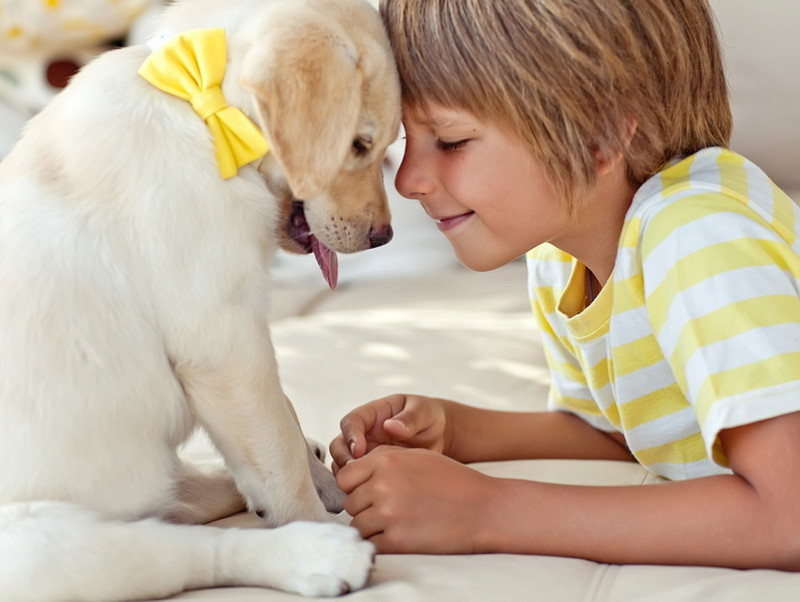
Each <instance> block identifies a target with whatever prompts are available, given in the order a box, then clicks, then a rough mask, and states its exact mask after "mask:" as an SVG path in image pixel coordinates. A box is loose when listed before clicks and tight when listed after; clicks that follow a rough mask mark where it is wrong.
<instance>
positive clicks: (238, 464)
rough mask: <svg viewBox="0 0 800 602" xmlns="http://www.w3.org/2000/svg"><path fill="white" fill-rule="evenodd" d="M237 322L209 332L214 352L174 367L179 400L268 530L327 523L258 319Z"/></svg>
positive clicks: (263, 322) (301, 439)
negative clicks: (182, 395) (302, 523)
mask: <svg viewBox="0 0 800 602" xmlns="http://www.w3.org/2000/svg"><path fill="white" fill-rule="evenodd" d="M239 317H240V318H241V319H239V320H236V321H233V320H231V321H228V322H227V323H225V322H221V323H222V325H223V326H227V328H224V330H222V329H219V330H216V329H215V330H216V332H215V333H214V334H215V335H216V336H210V337H209V338H208V340H210V341H214V342H215V343H216V345H217V347H216V348H215V349H213V350H210V349H208V348H207V345H208V343H207V342H206V343H205V345H204V347H205V348H204V349H200V351H205V352H206V353H207V354H208V355H206V356H205V357H204V358H203V361H202V363H201V362H197V361H183V362H175V371H176V373H177V374H178V376H179V378H180V379H181V382H182V384H183V388H184V391H185V392H186V395H187V399H188V400H189V403H190V405H191V407H192V410H193V412H194V414H195V416H196V417H197V419H198V421H199V423H200V424H201V425H202V426H203V427H204V428H205V430H206V432H207V433H208V434H209V436H210V437H211V440H212V441H213V442H214V444H215V445H216V447H217V449H218V450H219V451H220V453H221V454H222V456H223V458H224V459H225V462H226V464H227V465H228V468H229V469H230V471H231V474H232V475H233V478H234V479H235V481H236V486H237V487H238V489H239V491H240V492H241V493H242V494H243V495H244V497H245V499H246V501H247V505H248V507H249V509H250V510H251V511H254V512H257V513H258V514H259V515H262V516H263V517H264V518H265V520H266V521H267V522H268V523H269V524H271V525H282V524H285V523H287V522H290V521H294V520H316V521H325V520H330V518H329V515H328V513H327V512H326V511H325V507H324V506H323V505H322V502H321V501H320V499H319V497H318V496H317V492H316V489H315V486H314V483H313V482H312V479H311V470H310V466H309V460H308V449H307V445H306V441H305V439H304V437H303V434H302V431H301V430H300V425H299V423H298V421H297V417H296V415H295V413H294V409H293V408H292V405H291V403H290V402H289V400H288V399H287V398H286V395H285V394H284V393H283V390H282V389H281V386H280V382H279V377H278V367H277V363H276V361H275V354H274V351H273V348H272V344H271V341H270V337H269V330H268V327H267V324H266V320H263V319H258V318H257V319H255V320H254V319H253V316H252V315H250V316H249V319H248V316H243V315H241V314H239ZM212 328H214V326H213V325H208V326H207V330H210V329H212ZM197 345H198V347H199V346H200V345H201V342H200V341H198V343H197ZM197 351H198V349H197V347H195V348H194V349H193V350H192V352H194V353H196V352H197Z"/></svg>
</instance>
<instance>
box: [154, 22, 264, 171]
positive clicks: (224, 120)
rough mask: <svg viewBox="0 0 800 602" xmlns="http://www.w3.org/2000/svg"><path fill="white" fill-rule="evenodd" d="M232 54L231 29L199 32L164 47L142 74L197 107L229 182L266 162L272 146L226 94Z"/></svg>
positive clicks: (189, 32)
mask: <svg viewBox="0 0 800 602" xmlns="http://www.w3.org/2000/svg"><path fill="white" fill-rule="evenodd" d="M226 63H227V49H226V44H225V30H224V29H220V28H215V29H195V30H192V31H187V32H185V33H183V34H181V35H179V36H177V37H175V38H172V39H171V40H169V41H167V42H166V43H164V44H163V45H162V46H161V47H159V48H157V49H156V50H154V51H153V52H152V53H151V54H150V56H148V57H147V59H145V61H144V63H142V66H141V67H140V68H139V75H141V76H142V77H143V78H144V79H146V80H147V81H148V82H150V83H151V84H152V85H154V86H155V87H156V88H158V89H159V90H162V91H163V92H166V93H168V94H172V95H173V96H177V97H178V98H181V99H183V100H187V101H189V102H190V103H191V105H192V108H193V109H194V110H195V112H196V113H197V114H198V115H199V116H200V118H201V119H203V121H205V122H206V124H207V125H208V128H209V130H210V131H211V136H212V139H213V141H214V152H215V155H216V159H217V167H218V168H219V172H220V174H221V175H222V177H223V178H226V179H227V178H231V177H233V176H235V175H236V174H237V173H238V171H239V168H240V167H242V166H244V165H247V164H248V163H251V162H253V161H255V160H256V159H259V158H261V157H263V156H264V155H265V154H267V152H269V144H268V143H267V140H266V138H264V135H263V134H262V133H261V130H259V129H258V127H257V126H256V125H255V124H254V123H253V122H252V121H251V120H250V119H249V118H248V117H247V116H246V115H245V114H244V113H242V112H241V111H240V110H239V109H237V108H236V107H231V106H229V105H228V103H227V101H226V100H225V96H224V95H223V93H222V88H221V85H222V79H223V77H224V76H225V65H226Z"/></svg>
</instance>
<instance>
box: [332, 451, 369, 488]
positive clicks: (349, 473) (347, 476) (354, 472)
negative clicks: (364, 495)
mask: <svg viewBox="0 0 800 602" xmlns="http://www.w3.org/2000/svg"><path fill="white" fill-rule="evenodd" d="M371 476H372V462H370V456H367V457H365V458H361V459H359V460H353V461H351V462H348V463H347V464H345V465H344V466H342V467H341V468H340V469H339V470H338V472H337V473H336V484H337V485H338V486H339V489H341V490H342V491H344V492H345V493H347V494H349V493H351V492H352V491H353V490H354V489H355V488H356V487H358V486H359V485H362V484H363V483H365V482H367V481H368V480H369V478H370V477H371Z"/></svg>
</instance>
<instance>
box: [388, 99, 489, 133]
mask: <svg viewBox="0 0 800 602" xmlns="http://www.w3.org/2000/svg"><path fill="white" fill-rule="evenodd" d="M403 120H404V121H407V120H410V121H413V122H414V123H417V124H419V125H424V126H429V127H440V128H445V127H454V126H460V125H472V124H474V123H476V122H477V121H478V119H477V118H476V117H475V115H473V114H472V113H469V112H468V111H465V110H463V109H452V108H446V107H442V106H440V105H436V104H431V103H428V104H426V105H424V106H418V107H414V108H411V107H408V106H405V107H404V108H403Z"/></svg>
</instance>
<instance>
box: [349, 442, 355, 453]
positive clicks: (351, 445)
mask: <svg viewBox="0 0 800 602" xmlns="http://www.w3.org/2000/svg"><path fill="white" fill-rule="evenodd" d="M350 454H351V455H352V456H353V457H355V455H356V442H355V441H350Z"/></svg>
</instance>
